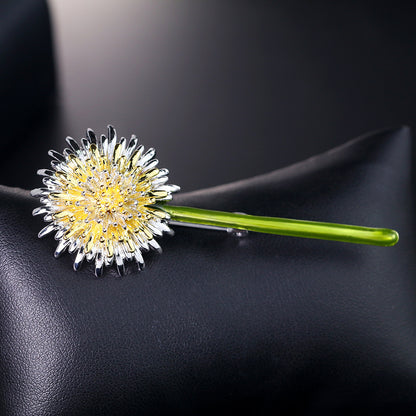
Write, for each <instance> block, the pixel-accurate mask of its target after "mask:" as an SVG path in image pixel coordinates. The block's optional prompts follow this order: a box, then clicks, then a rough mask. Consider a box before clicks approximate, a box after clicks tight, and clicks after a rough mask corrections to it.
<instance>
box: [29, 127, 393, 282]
mask: <svg viewBox="0 0 416 416" xmlns="http://www.w3.org/2000/svg"><path fill="white" fill-rule="evenodd" d="M66 141H67V143H68V145H69V147H68V148H66V149H64V150H63V152H62V153H58V152H56V151H54V150H50V151H49V152H48V154H49V155H50V156H51V158H52V161H51V166H52V169H40V170H39V171H38V174H39V175H41V176H43V179H42V182H43V184H44V187H43V188H37V189H33V190H32V191H31V194H32V196H34V197H38V198H40V203H41V206H40V207H38V208H35V209H34V210H33V215H43V216H44V217H43V219H44V220H45V221H46V222H47V223H48V225H46V226H45V227H44V228H43V229H42V230H41V231H40V232H39V234H38V236H39V237H43V236H45V235H47V234H49V233H52V232H54V233H55V239H56V240H57V241H58V245H57V247H56V250H55V257H58V256H59V255H60V254H61V253H63V252H64V251H65V250H66V249H67V250H68V252H69V253H76V255H75V261H74V270H79V268H80V266H81V264H82V262H83V260H84V259H86V260H87V261H91V262H92V261H94V262H95V275H96V276H101V275H102V273H103V269H104V267H105V266H111V265H112V264H114V263H115V265H116V268H117V271H118V273H119V274H120V275H122V274H124V271H125V263H126V261H130V260H135V261H136V262H137V264H138V267H139V269H142V268H143V267H144V261H143V256H142V251H148V250H149V249H154V250H157V251H161V248H160V245H159V243H158V242H157V241H156V240H155V237H160V236H162V235H163V233H170V234H172V233H173V231H172V230H171V228H170V227H169V225H170V224H175V225H178V224H179V225H181V224H182V225H193V224H194V225H195V226H197V227H206V228H218V227H221V228H224V229H233V230H236V231H238V232H246V231H255V232H264V233H271V234H279V235H287V236H294V237H306V238H318V239H326V240H335V241H343V242H350V243H361V244H373V245H379V246H391V245H394V244H396V243H397V241H398V239H399V236H398V233H397V232H396V231H394V230H389V229H385V228H370V227H360V226H354V225H344V224H334V223H324V222H315V221H304V220H294V219H286V218H276V217H260V216H253V215H246V214H238V213H230V212H221V211H211V210H204V209H199V208H193V207H179V206H173V205H170V204H166V202H167V201H170V200H171V199H172V194H173V193H174V192H177V191H179V189H180V188H179V186H176V185H171V184H168V183H167V182H168V173H169V172H168V170H167V169H159V168H158V163H159V161H158V160H157V159H155V158H154V156H155V150H154V149H153V148H150V149H148V150H147V151H145V150H144V147H143V146H142V145H140V144H139V143H138V140H137V138H136V137H135V136H134V135H133V136H131V139H130V140H129V141H128V140H127V139H125V138H124V137H122V138H120V139H119V138H118V137H117V134H116V131H115V129H114V127H112V126H108V134H107V136H106V135H104V134H103V135H101V136H100V137H97V136H96V135H95V133H94V132H93V131H92V130H91V129H88V130H87V137H86V138H82V139H81V143H80V144H79V143H77V142H76V141H75V140H74V139H72V138H71V137H67V139H66Z"/></svg>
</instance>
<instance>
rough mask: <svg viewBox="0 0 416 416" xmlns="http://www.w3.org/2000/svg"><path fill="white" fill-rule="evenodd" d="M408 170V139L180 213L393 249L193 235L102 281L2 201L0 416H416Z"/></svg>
mask: <svg viewBox="0 0 416 416" xmlns="http://www.w3.org/2000/svg"><path fill="white" fill-rule="evenodd" d="M410 172H411V140H410V134H409V130H408V129H406V128H401V129H396V130H387V131H382V132H378V133H375V134H372V135H369V136H366V137H363V138H361V139H358V140H355V141H352V142H350V143H348V144H346V145H344V146H342V147H340V148H337V149H335V150H333V151H330V152H328V153H325V154H322V155H320V156H317V157H314V158H312V159H309V160H306V161H304V162H302V163H299V164H296V165H294V166H291V167H288V168H286V169H283V170H278V171H275V172H272V173H270V174H267V175H263V176H259V177H255V178H252V179H248V180H245V181H241V182H236V183H233V184H229V185H224V186H219V187H216V188H212V189H208V190H203V191H198V192H193V193H189V194H182V195H181V194H179V195H178V196H176V197H175V200H174V202H175V203H176V204H188V205H193V206H199V207H206V208H212V209H224V210H229V211H243V212H246V213H250V214H259V215H276V216H286V217H294V218H304V219H312V220H324V221H335V222H343V223H352V224H361V225H368V226H380V227H390V228H394V229H397V230H398V231H399V232H400V242H399V243H398V245H397V246H395V247H391V248H381V247H372V246H360V245H349V244H346V243H335V242H325V241H318V240H306V239H299V238H290V237H278V236H272V235H262V234H255V233H252V234H250V235H249V236H248V237H247V238H245V239H238V238H234V237H232V236H230V235H227V234H226V233H223V232H217V231H203V230H195V229H185V228H179V227H177V228H176V235H175V237H164V238H163V239H162V240H161V244H162V246H163V248H164V253H163V254H162V255H161V256H159V255H150V256H149V255H147V256H146V257H145V260H146V264H147V267H146V269H145V271H143V272H142V273H140V274H139V273H137V272H136V268H135V267H129V268H128V273H127V275H126V276H124V277H123V278H119V277H117V276H116V272H115V271H114V270H110V271H108V270H107V272H106V274H105V277H104V278H101V279H97V278H95V277H94V275H93V271H92V267H91V265H89V264H87V265H86V266H84V268H83V269H82V270H81V271H80V272H78V273H75V272H73V271H72V260H73V259H72V258H71V257H70V256H69V255H65V256H63V257H62V258H60V259H59V260H55V259H54V258H53V250H54V248H55V243H56V242H55V241H54V240H53V238H51V237H50V238H47V239H42V240H39V239H37V237H36V235H37V232H38V230H39V229H40V228H41V226H42V224H41V221H40V220H39V218H32V217H31V210H32V209H33V207H35V206H36V205H37V201H36V200H34V199H33V198H30V197H29V194H28V192H27V191H22V190H19V189H13V188H7V187H2V188H1V191H0V345H1V349H0V380H1V385H0V392H1V393H0V394H1V396H0V398H1V402H0V409H1V414H4V415H8V416H15V415H16V416H17V415H18V416H25V415H28V416H29V415H30V416H40V415H42V416H44V415H73V416H77V415H115V414H117V415H136V414H137V415H139V414H140V415H142V414H145V415H150V414H151V415H165V414H166V415H168V414H169V415H170V414H235V413H237V412H238V411H241V410H246V411H248V413H249V414H253V415H254V414H255V415H263V414H279V413H280V412H281V413H282V414H287V413H290V414H301V415H312V414H317V415H318V414H319V415H322V414H344V413H345V414H353V413H354V412H356V413H355V414H363V413H364V414H409V415H411V414H414V413H415V411H416V333H415V328H416V302H415V299H416V282H415V279H414V278H415V272H414V270H415V255H414V254H415V249H416V247H415V239H414V235H413V233H414V223H413V210H414V207H413V201H412V191H411V179H410V177H411V176H410Z"/></svg>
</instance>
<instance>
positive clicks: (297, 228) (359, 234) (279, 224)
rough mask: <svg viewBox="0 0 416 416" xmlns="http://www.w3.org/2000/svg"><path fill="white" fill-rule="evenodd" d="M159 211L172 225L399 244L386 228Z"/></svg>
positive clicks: (197, 210)
mask: <svg viewBox="0 0 416 416" xmlns="http://www.w3.org/2000/svg"><path fill="white" fill-rule="evenodd" d="M161 208H162V209H163V210H165V211H166V212H168V213H169V214H170V216H171V220H172V221H179V222H185V223H192V224H203V225H212V226H217V227H225V228H234V229H239V230H248V231H255V232H260V233H269V234H278V235H287V236H292V237H304V238H318V239H322V240H334V241H342V242H346V243H358V244H372V245H376V246H393V245H395V244H396V243H397V242H398V241H399V234H398V233H397V232H396V231H394V230H389V229H387V228H370V227H360V226H357V225H345V224H335V223H329V222H316V221H304V220H293V219H287V218H277V217H259V216H255V215H246V214H236V213H231V212H223V211H212V210H207V209H200V208H193V207H179V206H174V205H164V206H162V207H161Z"/></svg>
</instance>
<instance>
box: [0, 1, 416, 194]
mask: <svg viewBox="0 0 416 416" xmlns="http://www.w3.org/2000/svg"><path fill="white" fill-rule="evenodd" d="M2 3H3V5H2V6H1V7H0V19H1V21H2V22H3V23H2V25H1V27H2V28H3V30H2V31H0V37H1V39H0V42H2V45H6V46H7V45H11V46H10V47H9V48H8V49H7V48H5V47H3V48H2V50H1V51H0V55H3V56H0V75H1V79H0V82H1V86H2V88H3V89H5V88H6V87H7V90H6V91H5V92H4V91H3V90H2V91H3V94H2V96H3V98H4V99H3V104H2V105H3V107H2V114H1V115H0V121H1V122H2V124H3V126H6V127H4V128H5V129H6V131H5V133H4V134H3V135H2V138H1V140H2V148H3V150H6V151H5V154H6V155H7V157H4V158H3V159H4V160H3V163H2V165H1V167H0V178H1V183H3V184H7V185H14V186H22V187H33V186H37V185H38V184H39V180H38V178H36V175H35V171H36V169H37V168H39V167H45V166H46V165H47V164H48V163H49V158H48V156H47V155H46V151H47V150H48V148H50V147H53V148H56V149H57V150H62V148H63V146H64V141H63V139H64V137H65V136H66V135H72V136H74V137H79V136H81V135H82V134H84V130H85V128H86V127H91V128H94V129H96V130H97V131H99V132H102V131H104V128H105V125H106V124H107V123H112V124H114V125H115V126H116V128H117V129H118V131H119V132H120V134H122V135H130V134H131V133H136V134H137V135H138V136H139V137H140V138H142V142H143V143H144V144H145V145H146V146H154V147H156V148H157V150H158V156H159V159H160V160H161V166H166V167H168V168H169V169H170V170H171V172H172V174H171V178H172V181H173V182H176V183H178V184H180V185H181V186H182V189H183V190H191V189H196V188H201V187H206V186H211V185H215V184H220V183H223V182H228V181H232V180H236V179H240V178H246V177H249V176H252V175H256V174H260V173H263V172H267V171H270V170H273V169H276V168H278V167H281V166H284V165H286V164H289V163H291V162H295V161H297V160H300V159H303V158H305V157H308V156H311V155H313V154H315V153H317V152H321V151H324V150H327V149H329V148H331V147H332V146H334V145H337V144H340V143H343V142H344V141H346V140H348V139H350V138H352V137H354V136H357V135H360V134H362V133H365V132H367V131H369V130H374V129H379V128H383V127H388V126H397V125H401V124H410V125H412V124H413V121H414V119H415V110H414V109H415V108H416V83H415V81H414V79H415V74H416V52H415V42H416V25H415V24H414V22H415V17H416V10H415V6H413V5H412V4H411V3H410V2H409V4H407V3H404V2H402V3H395V6H393V3H392V4H388V3H380V2H368V1H367V2H347V1H337V2H330V1H317V2H309V1H299V0H297V1H278V2H271V1H222V0H217V1H209V2H208V1H195V0H180V1H175V2H169V1H166V0H153V1H127V0H125V1H122V2H119V3H117V4H115V3H113V2H92V3H91V4H92V5H95V7H93V6H91V7H87V6H85V5H84V6H83V5H82V2H78V1H75V2H71V4H67V3H66V2H64V3H61V4H64V5H61V6H58V4H60V3H59V2H56V1H51V6H52V7H51V8H52V11H53V13H52V15H53V34H54V35H53V38H54V50H55V61H56V62H58V63H57V64H56V69H57V80H58V81H57V88H56V89H55V90H54V92H53V90H52V85H53V74H52V69H51V68H52V65H51V62H52V54H51V50H50V46H49V42H50V38H49V35H48V30H47V29H48V26H47V14H46V8H45V7H44V4H43V2H41V1H37V0H36V1H35V0H18V1H10V0H8V1H5V2H2ZM95 3H97V4H95ZM97 5H98V6H97ZM123 5H124V6H125V7H124V9H123ZM10 16H12V18H11V17H10ZM6 21H7V22H8V26H7V27H9V30H8V31H6V30H5V27H6V26H5V24H4V22H6ZM62 25H64V26H65V25H66V26H65V30H62ZM16 37H18V38H20V39H21V40H22V41H21V42H20V43H19V44H16V42H15V41H14V40H13V39H15V38H16ZM11 42H13V44H11ZM57 57H58V58H59V59H56V58H57ZM11 63H13V65H11ZM51 91H52V93H51ZM48 97H52V99H49V98H48ZM10 102H14V103H15V104H14V105H13V106H10V105H9V103H10ZM42 103H47V104H49V107H46V106H44V107H43V106H42ZM42 108H48V111H43V110H42V111H43V114H44V116H41V112H40V109H42ZM34 120H35V121H34ZM10 142H13V144H12V145H11V144H10ZM8 143H9V144H8ZM16 143H19V146H18V147H16ZM17 165H20V167H19V169H18V170H16V166H17Z"/></svg>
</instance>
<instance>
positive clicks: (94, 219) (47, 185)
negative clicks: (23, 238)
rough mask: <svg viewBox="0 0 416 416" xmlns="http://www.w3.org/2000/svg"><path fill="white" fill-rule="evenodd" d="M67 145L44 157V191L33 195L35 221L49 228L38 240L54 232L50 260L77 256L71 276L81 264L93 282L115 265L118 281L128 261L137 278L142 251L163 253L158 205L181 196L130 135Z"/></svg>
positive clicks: (164, 226) (164, 219) (164, 216)
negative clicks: (90, 268)
mask: <svg viewBox="0 0 416 416" xmlns="http://www.w3.org/2000/svg"><path fill="white" fill-rule="evenodd" d="M66 141H67V143H68V145H69V147H68V148H66V149H64V150H63V152H62V153H58V152H56V151H54V150H50V151H49V155H50V156H51V158H52V161H51V166H52V169H40V170H39V171H38V174H39V175H41V176H43V179H42V181H43V184H44V187H43V188H37V189H33V190H32V191H31V194H32V196H34V197H38V198H40V203H41V206H40V207H38V208H36V209H34V210H33V215H43V216H44V217H43V218H44V220H45V221H46V222H48V225H46V227H44V228H43V229H42V230H41V231H40V232H39V234H38V236H39V237H43V236H45V235H47V234H49V233H52V232H54V233H55V239H56V240H57V241H58V246H57V247H56V250H55V257H58V256H59V255H60V254H62V253H63V252H64V251H65V250H66V249H68V252H69V253H76V255H75V261H74V270H79V268H80V266H81V264H82V262H83V260H84V259H86V260H87V261H90V262H92V261H94V262H95V275H96V276H101V275H102V273H103V268H104V267H105V266H111V265H112V264H113V263H115V265H116V268H117V271H118V273H119V274H120V275H122V274H124V272H125V263H126V261H129V260H135V261H136V262H137V264H138V267H139V269H140V270H141V269H142V268H143V267H144V261H143V256H142V251H143V250H144V251H148V250H149V249H154V250H157V251H161V248H160V246H159V244H158V242H157V241H156V240H155V237H158V236H162V234H163V233H164V232H167V233H172V230H171V229H170V228H169V226H168V220H169V214H168V213H167V212H165V211H164V210H163V209H162V208H161V206H160V205H159V203H163V202H164V201H169V200H171V199H172V193H173V192H176V191H178V190H179V189H180V188H179V187H178V186H176V185H168V184H167V181H168V173H169V172H168V170H167V169H159V168H158V167H157V165H158V160H157V159H155V158H154V156H155V150H154V149H152V148H150V149H149V150H147V151H146V152H144V147H143V146H142V145H139V143H138V140H137V138H136V137H135V136H134V135H133V136H131V139H130V140H129V141H127V140H126V139H125V138H124V137H122V138H121V139H118V138H117V134H116V131H115V129H114V127H112V126H108V134H107V136H106V135H104V134H103V135H101V136H100V137H96V135H95V133H94V132H93V130H91V129H88V130H87V137H86V138H82V139H81V143H80V144H79V143H77V142H76V141H75V140H74V139H72V138H71V137H67V139H66Z"/></svg>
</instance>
